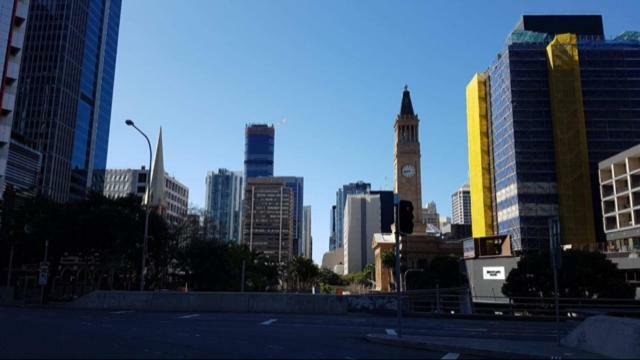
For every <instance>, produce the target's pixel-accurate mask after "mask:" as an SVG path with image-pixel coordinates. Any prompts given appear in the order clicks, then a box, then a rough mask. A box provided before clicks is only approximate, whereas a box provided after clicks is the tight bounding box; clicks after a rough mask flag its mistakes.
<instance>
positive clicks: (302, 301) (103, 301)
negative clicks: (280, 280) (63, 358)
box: [68, 291, 347, 314]
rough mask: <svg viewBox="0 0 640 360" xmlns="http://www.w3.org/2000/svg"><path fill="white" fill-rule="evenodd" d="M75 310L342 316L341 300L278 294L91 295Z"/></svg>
mask: <svg viewBox="0 0 640 360" xmlns="http://www.w3.org/2000/svg"><path fill="white" fill-rule="evenodd" d="M68 307H70V308H75V309H102V310H119V309H121V310H147V311H211V312H216V311H220V312H241V313H245V312H259V313H269V312H273V313H314V314H343V313H346V312H347V299H346V298H345V297H341V296H329V295H311V294H279V293H214V292H198V293H196V292H193V293H178V292H150V291H145V292H133V291H94V292H92V293H90V294H88V295H86V296H84V297H82V298H80V299H77V300H75V301H73V302H71V303H69V304H68Z"/></svg>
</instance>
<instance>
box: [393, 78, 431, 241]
mask: <svg viewBox="0 0 640 360" xmlns="http://www.w3.org/2000/svg"><path fill="white" fill-rule="evenodd" d="M393 128H394V153H393V155H394V156H393V176H394V181H393V190H394V192H395V193H396V194H398V195H399V196H400V199H401V200H408V201H411V203H412V204H413V213H414V219H417V218H418V216H419V214H422V176H421V166H420V157H421V153H420V132H419V130H420V119H418V115H416V114H415V113H414V111H413V104H412V103H411V94H410V93H409V89H408V88H407V86H405V87H404V91H403V92H402V103H401V105H400V113H399V114H398V116H397V117H396V120H395V122H394V125H393ZM417 215H418V216H417ZM414 224H415V225H414V228H413V232H414V233H424V232H425V229H426V227H425V225H424V224H422V222H421V221H415V222H414Z"/></svg>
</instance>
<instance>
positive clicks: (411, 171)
mask: <svg viewBox="0 0 640 360" xmlns="http://www.w3.org/2000/svg"><path fill="white" fill-rule="evenodd" d="M415 174H416V168H414V167H413V165H405V166H403V167H402V176H404V177H408V178H410V177H413V175H415Z"/></svg>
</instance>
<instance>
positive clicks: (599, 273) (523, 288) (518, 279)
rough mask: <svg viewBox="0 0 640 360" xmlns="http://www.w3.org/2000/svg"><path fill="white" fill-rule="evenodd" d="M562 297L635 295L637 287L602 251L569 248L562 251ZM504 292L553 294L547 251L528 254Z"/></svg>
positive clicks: (513, 272)
mask: <svg viewBox="0 0 640 360" xmlns="http://www.w3.org/2000/svg"><path fill="white" fill-rule="evenodd" d="M558 283H559V291H560V296H561V297H569V298H633V296H634V289H633V288H632V287H631V286H629V284H627V283H626V281H625V278H624V273H622V272H621V271H620V270H618V268H617V266H616V264H614V263H612V262H611V261H610V260H609V259H607V258H606V256H605V255H604V254H602V253H600V252H588V251H580V250H567V251H564V252H563V253H562V268H561V269H560V270H559V272H558ZM502 292H503V293H504V294H505V295H506V296H509V297H512V298H513V297H551V296H553V295H554V287H553V274H552V268H551V260H550V257H549V253H548V252H536V253H528V254H525V255H524V256H523V257H522V258H521V259H520V261H518V265H517V267H516V268H515V269H513V270H511V272H510V273H509V275H508V276H507V279H506V282H505V284H504V285H503V286H502Z"/></svg>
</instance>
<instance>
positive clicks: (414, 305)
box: [402, 288, 640, 319]
mask: <svg viewBox="0 0 640 360" xmlns="http://www.w3.org/2000/svg"><path fill="white" fill-rule="evenodd" d="M402 296H403V303H404V310H405V312H406V313H407V314H409V315H412V314H413V315H420V314H441V315H454V314H455V315H460V314H463V315H487V316H511V317H537V318H553V317H554V316H555V310H556V308H555V303H554V301H555V299H554V298H553V297H513V298H508V297H493V296H471V294H470V291H469V289H467V288H453V289H451V288H450V289H429V290H412V291H407V292H404V293H403V294H402ZM559 312H560V317H561V318H565V319H583V318H586V317H589V316H593V315H612V316H624V317H638V318H640V301H638V300H634V299H603V298H560V299H559Z"/></svg>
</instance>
